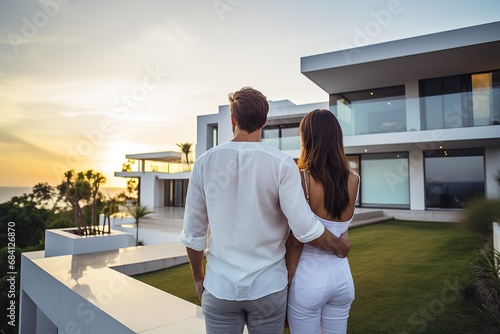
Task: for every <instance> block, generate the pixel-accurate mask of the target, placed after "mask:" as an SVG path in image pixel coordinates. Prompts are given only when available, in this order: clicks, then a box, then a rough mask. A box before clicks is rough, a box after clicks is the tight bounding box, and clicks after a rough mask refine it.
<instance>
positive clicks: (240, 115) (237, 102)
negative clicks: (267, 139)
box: [229, 87, 269, 133]
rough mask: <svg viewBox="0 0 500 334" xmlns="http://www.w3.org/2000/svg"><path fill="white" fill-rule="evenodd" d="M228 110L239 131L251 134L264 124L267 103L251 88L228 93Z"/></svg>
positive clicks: (263, 97) (259, 93) (262, 96)
mask: <svg viewBox="0 0 500 334" xmlns="http://www.w3.org/2000/svg"><path fill="white" fill-rule="evenodd" d="M229 108H230V110H231V114H233V115H234V117H235V119H236V124H238V127H239V128H240V129H241V130H244V131H247V132H248V133H252V132H254V131H257V130H259V129H261V128H262V127H263V126H264V125H265V124H266V121H267V113H268V111H269V103H268V102H267V99H266V97H265V96H264V94H262V93H261V92H259V91H258V90H256V89H253V88H252V87H243V88H242V89H240V90H239V91H236V92H234V93H229Z"/></svg>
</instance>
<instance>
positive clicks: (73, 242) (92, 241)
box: [45, 228, 128, 257]
mask: <svg viewBox="0 0 500 334" xmlns="http://www.w3.org/2000/svg"><path fill="white" fill-rule="evenodd" d="M71 230H76V228H59V229H51V230H45V256H46V257H52V256H60V255H69V254H85V253H94V252H102V251H108V250H113V249H119V248H123V247H127V246H128V234H127V233H125V232H121V231H115V230H113V231H111V234H104V235H88V236H81V235H76V234H74V233H71V232H70V231H71Z"/></svg>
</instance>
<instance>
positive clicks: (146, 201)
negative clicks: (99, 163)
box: [19, 22, 500, 334]
mask: <svg viewBox="0 0 500 334" xmlns="http://www.w3.org/2000/svg"><path fill="white" fill-rule="evenodd" d="M301 71H302V73H303V74H304V75H305V76H306V77H308V78H309V79H311V80H312V81H313V82H314V83H316V84H317V85H318V86H319V87H321V88H322V89H323V90H324V91H325V100H326V101H327V102H324V103H313V104H306V105H295V104H293V103H292V102H290V101H288V100H284V101H270V113H269V120H268V124H267V126H266V127H265V129H264V133H263V140H264V141H265V142H267V143H268V144H270V145H273V146H275V147H277V148H279V149H281V150H283V151H286V152H288V153H289V154H290V155H292V157H294V158H297V157H298V153H299V150H300V142H299V132H298V125H299V122H300V120H301V118H302V117H303V115H304V114H306V113H307V112H308V111H311V110H313V109H317V108H324V109H329V110H330V111H331V112H332V113H334V114H335V115H336V116H337V117H338V119H339V121H340V122H341V124H342V129H343V132H344V144H345V149H346V153H347V154H348V158H349V162H350V165H351V168H353V169H355V170H356V171H357V172H358V173H359V174H360V175H361V191H360V196H359V202H358V203H357V204H358V207H359V208H361V209H363V208H380V209H383V210H384V211H386V210H388V211H391V215H394V216H395V217H396V218H400V219H404V218H405V217H406V218H408V217H411V218H415V217H418V218H422V217H424V216H427V217H434V218H435V217H436V216H435V215H437V214H438V213H440V212H445V213H449V212H452V213H453V212H458V211H460V210H459V209H460V208H461V207H462V206H463V204H464V203H466V202H467V201H468V200H469V199H470V198H472V197H475V196H489V197H495V196H499V195H500V189H499V187H498V184H497V182H496V181H495V177H496V175H498V174H499V173H500V124H499V123H500V22H494V23H489V24H483V25H479V26H473V27H468V28H463V29H457V30H452V31H445V32H440V33H436V34H431V35H426V36H419V37H413V38H408V39H404V40H397V41H392V42H387V43H381V44H376V45H369V46H364V47H359V48H354V49H350V50H342V51H335V52H331V53H326V54H320V55H313V56H308V57H304V58H302V59H301ZM255 88H258V87H255ZM264 93H265V92H264ZM197 126H198V133H197V136H198V138H197V147H196V155H197V156H199V155H200V154H203V153H204V152H205V151H207V150H209V149H210V148H211V147H213V146H215V145H217V144H218V143H221V142H224V141H227V140H230V139H231V138H232V134H231V126H230V121H229V108H228V106H221V107H219V112H218V113H217V114H213V115H204V116H199V117H198V124H197ZM127 158H129V159H134V160H136V161H139V164H138V167H137V170H136V171H121V172H117V173H116V175H117V176H121V177H136V178H140V202H141V203H140V204H141V205H148V206H150V207H151V208H155V207H161V206H182V205H183V203H184V197H185V189H187V186H188V179H189V171H186V170H185V168H184V167H182V166H183V165H186V166H188V167H189V164H188V163H184V164H183V163H182V160H181V159H182V154H181V153H180V152H156V153H145V154H131V155H127ZM395 212H397V214H395ZM411 215H414V216H411ZM429 220H431V218H429ZM432 220H440V219H432ZM494 233H495V238H496V239H495V240H496V241H495V247H496V248H497V249H498V245H499V244H500V243H499V241H498V240H499V239H498V238H499V236H498V234H499V233H500V230H499V226H498V224H496V225H495V228H494ZM53 240H55V239H53ZM90 241H92V242H93V241H94V240H90ZM105 242H106V241H105ZM57 246H60V245H59V244H58V245H57ZM93 247H94V246H93ZM117 247H118V246H117ZM61 248H62V247H57V249H58V250H60V249H61ZM70 248H71V247H66V248H65V249H64V254H65V255H60V254H59V253H58V254H52V255H53V256H49V255H51V254H50V252H48V249H46V251H39V252H28V253H23V254H22V258H21V272H22V275H21V286H20V296H21V297H20V307H19V313H20V314H19V333H21V334H32V333H36V334H39V333H40V334H41V333H44V334H45V333H92V334H96V333H149V334H159V333H204V330H205V329H204V322H203V315H202V314H201V309H200V308H199V307H197V306H195V305H194V304H191V303H189V302H187V301H184V300H181V299H179V298H177V297H174V296H172V295H170V294H168V293H166V292H163V291H160V290H158V289H155V288H153V287H151V286H148V285H146V284H143V283H141V282H139V281H137V280H135V279H133V278H131V277H129V276H130V275H135V274H138V273H144V272H148V271H153V270H157V269H160V268H165V267H168V266H171V265H176V264H179V263H183V262H186V261H187V259H186V254H185V248H184V246H183V245H182V244H180V243H172V244H162V245H151V246H144V247H130V248H120V249H115V250H113V249H107V250H106V251H102V252H95V251H92V250H90V251H88V252H85V251H80V250H79V251H78V253H79V254H76V253H75V252H73V253H71V254H67V252H66V249H70ZM72 249H75V247H73V248H72Z"/></svg>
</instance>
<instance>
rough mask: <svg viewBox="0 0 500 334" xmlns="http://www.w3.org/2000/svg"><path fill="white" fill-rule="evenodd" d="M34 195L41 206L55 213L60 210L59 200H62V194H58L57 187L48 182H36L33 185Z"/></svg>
mask: <svg viewBox="0 0 500 334" xmlns="http://www.w3.org/2000/svg"><path fill="white" fill-rule="evenodd" d="M33 195H34V198H35V199H36V201H37V205H38V206H39V207H43V208H47V209H49V210H50V211H52V212H54V213H57V212H59V211H60V209H61V208H60V207H59V202H60V200H61V196H60V195H58V193H57V189H56V188H54V187H52V186H51V185H49V184H48V183H47V182H40V183H37V184H35V186H34V187H33ZM49 207H50V208H49Z"/></svg>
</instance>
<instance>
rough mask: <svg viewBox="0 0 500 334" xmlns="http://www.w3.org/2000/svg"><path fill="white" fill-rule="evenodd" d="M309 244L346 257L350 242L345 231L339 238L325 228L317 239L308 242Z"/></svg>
mask: <svg viewBox="0 0 500 334" xmlns="http://www.w3.org/2000/svg"><path fill="white" fill-rule="evenodd" d="M309 244H311V245H312V246H314V247H317V248H319V249H322V250H324V251H327V252H331V253H335V254H337V256H338V257H346V256H347V254H349V251H350V250H351V243H350V242H349V238H348V237H347V232H346V233H344V234H342V235H341V236H340V238H337V237H336V236H334V235H333V234H332V233H331V232H330V231H328V229H326V228H325V231H324V232H323V234H322V235H321V236H320V237H319V238H318V239H315V240H313V241H311V242H309Z"/></svg>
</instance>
